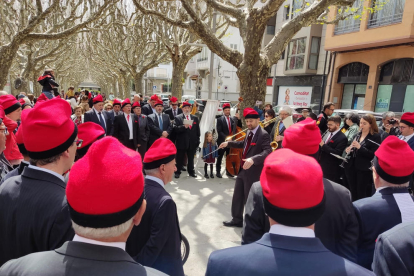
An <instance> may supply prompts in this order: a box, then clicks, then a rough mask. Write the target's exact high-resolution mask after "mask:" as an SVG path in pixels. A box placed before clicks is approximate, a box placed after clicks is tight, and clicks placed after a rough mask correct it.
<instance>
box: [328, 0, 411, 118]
mask: <svg viewBox="0 0 414 276" xmlns="http://www.w3.org/2000/svg"><path fill="white" fill-rule="evenodd" d="M375 5H376V2H375V0H371V1H362V0H357V1H356V2H355V4H354V7H355V8H360V18H355V17H353V18H350V19H348V20H346V21H345V20H344V21H341V22H339V23H338V24H337V25H336V26H335V25H330V26H328V27H327V30H326V41H325V50H327V51H331V52H332V55H331V57H332V60H331V61H332V67H331V68H330V75H329V77H328V82H327V86H326V91H325V93H326V97H325V100H329V101H333V102H334V103H335V104H336V108H342V109H358V110H370V111H375V112H385V111H394V112H408V111H409V112H413V111H414V1H412V0H409V1H407V0H389V1H387V2H386V4H385V5H384V6H383V7H381V8H380V9H378V10H377V11H376V12H374V13H365V12H361V11H363V10H366V9H370V8H374V7H375ZM364 8H365V9H364ZM335 13H336V11H335V10H333V11H332V14H331V16H333V15H335Z"/></svg>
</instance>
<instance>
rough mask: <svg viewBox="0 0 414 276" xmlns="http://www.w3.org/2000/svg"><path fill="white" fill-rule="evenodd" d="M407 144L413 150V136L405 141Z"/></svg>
mask: <svg viewBox="0 0 414 276" xmlns="http://www.w3.org/2000/svg"><path fill="white" fill-rule="evenodd" d="M407 144H408V145H409V146H410V148H411V149H412V150H414V137H411V139H410V140H408V141H407Z"/></svg>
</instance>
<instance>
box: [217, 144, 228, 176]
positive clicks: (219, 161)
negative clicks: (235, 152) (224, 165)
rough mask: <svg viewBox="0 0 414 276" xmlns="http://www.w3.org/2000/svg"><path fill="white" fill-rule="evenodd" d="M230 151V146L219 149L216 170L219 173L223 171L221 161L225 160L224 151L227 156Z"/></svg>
mask: <svg viewBox="0 0 414 276" xmlns="http://www.w3.org/2000/svg"><path fill="white" fill-rule="evenodd" d="M229 152H230V148H225V149H219V150H218V151H217V154H218V157H217V163H216V172H217V173H220V172H221V162H222V161H223V156H224V153H226V156H227V155H229Z"/></svg>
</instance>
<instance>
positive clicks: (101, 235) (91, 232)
mask: <svg viewBox="0 0 414 276" xmlns="http://www.w3.org/2000/svg"><path fill="white" fill-rule="evenodd" d="M133 218H134V217H132V218H130V219H129V220H128V221H126V222H124V223H122V224H120V225H116V226H113V227H108V228H90V227H83V226H80V225H78V224H76V223H75V222H73V220H72V227H73V230H75V233H76V234H78V235H79V236H82V237H85V238H87V239H91V240H97V239H98V240H99V239H109V238H115V237H118V236H120V235H122V234H124V233H125V232H126V231H128V229H129V228H130V227H131V225H132V223H133V221H132V220H133Z"/></svg>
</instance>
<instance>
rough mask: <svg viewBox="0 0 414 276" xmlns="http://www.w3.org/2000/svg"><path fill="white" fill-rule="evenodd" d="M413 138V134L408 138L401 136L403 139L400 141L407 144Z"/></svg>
mask: <svg viewBox="0 0 414 276" xmlns="http://www.w3.org/2000/svg"><path fill="white" fill-rule="evenodd" d="M413 136H414V133H413V134H411V135H408V136H403V135H401V138H400V139H401V140H403V141H405V142H408V141H410V139H411V138H413Z"/></svg>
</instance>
